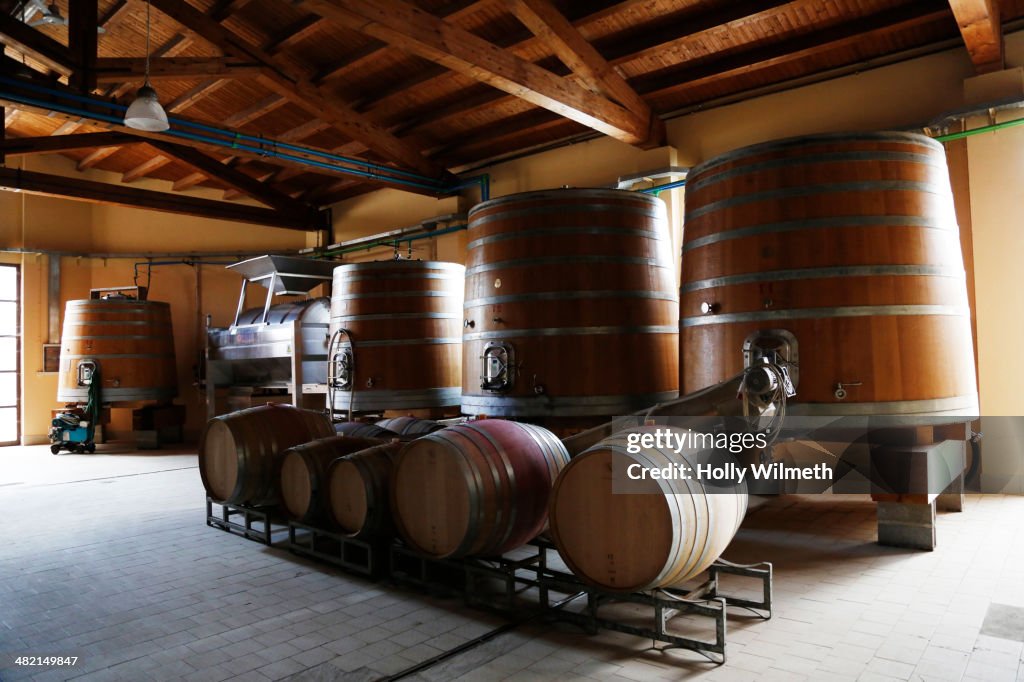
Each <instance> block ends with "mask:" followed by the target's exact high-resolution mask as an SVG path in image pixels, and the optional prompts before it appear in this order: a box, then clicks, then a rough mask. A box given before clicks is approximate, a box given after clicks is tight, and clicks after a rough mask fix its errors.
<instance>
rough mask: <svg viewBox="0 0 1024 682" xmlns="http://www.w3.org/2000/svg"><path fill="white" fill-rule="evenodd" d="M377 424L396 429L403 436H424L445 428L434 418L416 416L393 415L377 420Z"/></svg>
mask: <svg viewBox="0 0 1024 682" xmlns="http://www.w3.org/2000/svg"><path fill="white" fill-rule="evenodd" d="M376 424H377V426H380V427H381V428H385V429H387V430H389V431H394V432H395V433H397V434H399V435H401V436H422V435H424V434H427V433H433V432H434V431H440V430H441V429H443V428H444V425H443V424H439V423H437V422H436V421H434V420H433V419H418V418H416V417H391V418H389V419H381V420H380V421H378V422H376Z"/></svg>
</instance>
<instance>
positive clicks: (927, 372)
mask: <svg viewBox="0 0 1024 682" xmlns="http://www.w3.org/2000/svg"><path fill="white" fill-rule="evenodd" d="M967 300H968V299H967V286H966V281H965V276H964V262H963V257H962V255H961V249H960V239H959V230H958V227H957V223H956V215H955V213H954V210H953V197H952V193H951V190H950V182H949V175H948V170H947V168H946V159H945V153H944V151H943V147H942V145H941V144H939V143H938V142H936V141H934V140H932V139H930V138H927V137H924V136H922V135H916V134H911V133H902V132H866V133H844V134H829V135H813V136H808V137H801V138H795V139H789V140H780V141H776V142H769V143H765V144H759V145H755V146H752V147H747V148H744V149H740V150H737V151H734V152H731V153H728V154H725V155H723V156H720V157H718V158H714V159H711V160H709V161H708V162H706V163H704V164H702V165H700V166H697V167H696V168H694V169H693V170H692V171H691V172H690V174H689V177H688V181H687V188H686V229H685V234H684V239H683V273H682V287H681V304H680V305H681V317H682V320H681V328H682V335H681V338H680V344H681V348H682V354H683V362H682V370H681V390H682V392H683V393H691V392H693V391H697V390H699V389H702V388H704V387H706V386H711V385H714V384H716V383H718V382H721V381H724V380H726V379H728V378H729V377H732V376H734V375H735V374H737V373H738V372H739V371H741V370H742V368H743V352H742V349H743V346H744V342H745V341H747V340H749V339H753V338H756V337H757V336H758V335H763V334H768V335H775V336H779V335H780V333H783V334H784V333H788V334H790V335H792V337H794V338H795V342H796V345H797V347H798V355H799V366H800V367H802V368H803V371H802V372H801V373H800V376H799V382H798V385H797V395H796V397H795V398H794V399H793V400H794V403H798V404H793V405H791V408H790V409H789V413H790V414H821V415H830V416H831V415H835V416H842V415H890V416H897V417H900V418H904V417H905V416H908V415H922V416H932V415H935V416H957V417H959V416H972V415H974V416H976V415H977V414H978V398H977V383H976V380H975V370H974V362H973V357H974V353H973V345H972V343H973V342H972V337H971V320H970V311H969V309H968V302H967Z"/></svg>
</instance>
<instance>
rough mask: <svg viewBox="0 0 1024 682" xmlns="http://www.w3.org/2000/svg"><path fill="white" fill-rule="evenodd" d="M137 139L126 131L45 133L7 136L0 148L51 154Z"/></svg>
mask: <svg viewBox="0 0 1024 682" xmlns="http://www.w3.org/2000/svg"><path fill="white" fill-rule="evenodd" d="M135 142H138V140H137V139H136V138H134V137H132V136H131V135H129V134H127V133H120V132H113V131H111V132H103V133H76V134H73V135H47V136H42V137H8V138H7V139H6V140H5V141H4V142H3V143H2V144H0V150H2V151H3V153H5V154H8V155H11V156H15V155H29V154H51V153H54V152H65V151H69V150H72V149H92V148H95V147H100V146H106V145H124V144H133V143H135Z"/></svg>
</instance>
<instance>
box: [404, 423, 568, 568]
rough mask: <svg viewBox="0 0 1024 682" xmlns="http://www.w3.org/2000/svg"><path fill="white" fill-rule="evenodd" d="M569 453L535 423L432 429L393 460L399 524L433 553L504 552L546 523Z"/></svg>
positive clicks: (411, 542) (422, 548)
mask: <svg viewBox="0 0 1024 682" xmlns="http://www.w3.org/2000/svg"><path fill="white" fill-rule="evenodd" d="M568 461H569V454H568V452H566V450H565V446H563V445H562V442H561V441H560V440H558V439H557V438H556V437H555V436H554V434H552V433H551V432H550V431H548V430H546V429H543V428H541V427H539V426H534V425H531V424H521V423H517V422H511V421H505V420H501V419H485V420H479V421H474V422H469V423H466V424H459V425H457V426H450V427H448V428H446V429H443V430H441V431H436V432H434V433H431V434H427V435H425V436H422V437H421V438H418V439H416V440H414V441H412V442H411V443H409V444H408V445H406V446H405V448H404V449H403V450H402V452H401V453H400V454H399V455H398V460H397V461H396V462H395V468H394V472H393V474H392V487H391V507H392V512H393V513H394V519H395V526H396V527H397V529H398V532H399V534H400V535H401V536H402V538H404V539H405V541H406V542H407V543H408V544H409V545H410V546H412V547H413V548H414V549H415V550H417V551H418V552H420V553H422V554H425V555H427V556H430V557H435V558H441V557H464V556H496V555H500V554H502V553H504V552H507V551H509V550H512V549H514V548H516V547H519V546H520V545H522V544H524V543H526V542H528V541H529V540H531V539H532V538H534V537H535V536H536V535H537V534H538V533H540V532H541V531H542V530H543V529H544V526H545V523H546V521H547V503H548V496H549V494H550V492H551V485H552V483H553V482H554V480H555V477H556V476H557V475H558V472H559V471H560V470H561V469H562V468H563V467H564V466H565V465H566V463H568Z"/></svg>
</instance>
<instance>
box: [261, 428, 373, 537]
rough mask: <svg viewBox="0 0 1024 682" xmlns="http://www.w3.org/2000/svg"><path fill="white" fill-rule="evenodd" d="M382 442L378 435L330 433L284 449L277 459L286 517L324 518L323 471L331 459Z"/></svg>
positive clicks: (310, 520) (324, 490)
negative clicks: (369, 436)
mask: <svg viewBox="0 0 1024 682" xmlns="http://www.w3.org/2000/svg"><path fill="white" fill-rule="evenodd" d="M383 443H384V441H382V440H380V439H378V438H359V437H355V436H330V437H328V438H320V439H318V440H314V441H312V442H310V443H304V444H302V445H296V446H294V447H291V448H288V449H287V450H285V452H284V454H283V455H282V458H281V470H280V487H281V506H283V507H284V510H285V512H287V514H288V516H289V517H291V518H292V519H294V520H296V521H301V522H302V523H314V522H317V521H320V520H323V519H325V518H327V513H326V512H327V509H328V506H327V487H328V484H327V470H328V467H330V465H331V462H333V461H334V460H336V459H338V458H340V457H344V456H345V455H350V454H352V453H353V452H359V451H360V450H366V449H367V448H372V447H375V446H377V445H381V444H383Z"/></svg>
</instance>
